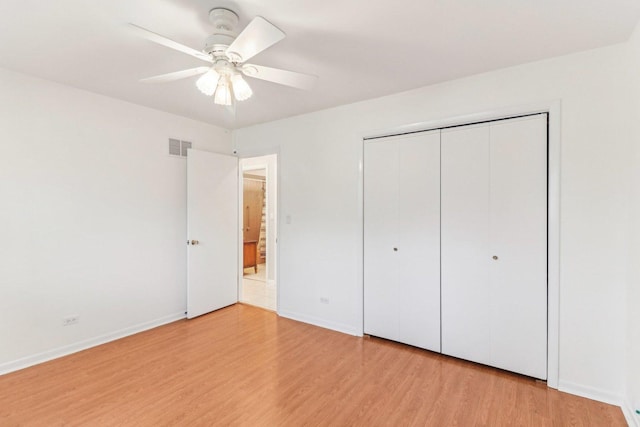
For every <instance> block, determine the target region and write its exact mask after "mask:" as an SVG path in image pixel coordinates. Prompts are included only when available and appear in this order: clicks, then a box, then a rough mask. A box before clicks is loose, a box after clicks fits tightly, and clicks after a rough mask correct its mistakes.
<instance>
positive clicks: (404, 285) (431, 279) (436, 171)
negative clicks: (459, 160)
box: [397, 131, 440, 351]
mask: <svg viewBox="0 0 640 427" xmlns="http://www.w3.org/2000/svg"><path fill="white" fill-rule="evenodd" d="M399 148H400V156H399V160H400V170H399V184H400V185H399V210H398V216H399V221H398V228H399V233H398V246H397V247H398V253H397V255H398V256H399V262H400V265H399V280H400V287H399V292H398V298H399V307H400V311H399V312H398V318H399V338H398V341H400V342H404V343H407V344H411V345H414V346H416V347H421V348H426V349H429V350H433V351H440V132H439V131H435V132H423V133H419V134H414V135H411V136H406V137H404V138H402V139H401V140H400V145H399Z"/></svg>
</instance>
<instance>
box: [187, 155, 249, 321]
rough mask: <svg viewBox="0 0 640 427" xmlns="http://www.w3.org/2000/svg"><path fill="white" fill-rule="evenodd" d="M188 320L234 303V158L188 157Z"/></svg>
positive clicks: (235, 262)
mask: <svg viewBox="0 0 640 427" xmlns="http://www.w3.org/2000/svg"><path fill="white" fill-rule="evenodd" d="M187 238H188V241H187V244H188V246H187V247H188V250H187V318H189V319H191V318H194V317H196V316H200V315H202V314H205V313H209V312H211V311H213V310H217V309H219V308H222V307H226V306H228V305H231V304H234V303H236V302H238V270H237V265H238V159H237V158H236V157H232V156H226V155H222V154H216V153H209V152H206V151H197V150H189V155H188V156H187Z"/></svg>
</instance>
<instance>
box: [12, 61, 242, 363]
mask: <svg viewBox="0 0 640 427" xmlns="http://www.w3.org/2000/svg"><path fill="white" fill-rule="evenodd" d="M0 94H1V96H0V130H1V132H2V133H1V135H2V142H1V143H0V147H1V150H0V201H1V202H0V203H1V208H0V242H1V243H0V372H2V371H8V370H11V369H15V368H18V367H21V366H25V365H28V364H31V363H34V362H38V361H41V360H43V359H46V358H49V357H53V356H56V355H60V354H63V353H65V352H67V351H72V350H75V349H77V348H80V347H83V346H86V345H90V344H95V343H97V342H100V341H104V340H108V339H110V338H113V337H116V336H119V335H123V334H126V333H130V332H133V331H136V330H139V329H144V328H146V327H150V326H153V325H155V324H158V323H163V322H167V321H170V320H173V319H176V318H180V317H182V316H184V311H185V307H186V297H185V293H186V247H185V244H184V243H185V240H186V161H185V160H184V159H180V158H174V157H170V156H168V153H167V151H168V147H167V145H168V141H167V139H168V138H169V137H173V138H180V139H185V140H189V141H192V142H193V144H194V148H199V149H205V150H210V151H219V152H230V148H231V138H230V134H229V132H228V131H225V130H223V129H220V128H217V127H214V126H210V125H206V124H203V123H198V122H195V121H192V120H189V119H186V118H183V117H178V116H175V115H171V114H167V113H162V112H158V111H154V110H151V109H148V108H143V107H139V106H135V105H132V104H129V103H125V102H122V101H117V100H114V99H111V98H107V97H104V96H99V95H95V94H91V93H88V92H83V91H80V90H76V89H73V88H70V87H66V86H62V85H58V84H54V83H50V82H46V81H43V80H38V79H34V78H31V77H27V76H25V75H21V74H16V73H13V72H10V71H6V70H1V69H0ZM68 315H79V316H80V322H79V323H78V324H77V325H73V326H67V327H63V326H61V325H62V318H63V317H65V316H68Z"/></svg>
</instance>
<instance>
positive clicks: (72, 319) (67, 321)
mask: <svg viewBox="0 0 640 427" xmlns="http://www.w3.org/2000/svg"><path fill="white" fill-rule="evenodd" d="M79 321H80V316H78V315H77V314H76V315H74V316H67V317H63V318H62V326H69V325H75V324H76V323H78V322H79Z"/></svg>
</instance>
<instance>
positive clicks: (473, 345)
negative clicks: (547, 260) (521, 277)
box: [441, 125, 491, 364]
mask: <svg viewBox="0 0 640 427" xmlns="http://www.w3.org/2000/svg"><path fill="white" fill-rule="evenodd" d="M441 150H442V160H441V167H442V170H441V173H442V176H441V180H442V183H441V191H442V194H441V203H442V211H441V218H442V225H441V227H442V229H441V233H442V234H441V239H442V252H441V256H442V279H441V280H442V352H443V353H445V354H448V355H451V356H455V357H460V358H463V359H467V360H472V361H475V362H479V363H484V364H490V362H491V348H490V342H491V340H490V336H491V324H490V322H491V318H490V315H489V314H490V313H489V312H488V309H487V307H488V306H489V304H490V302H491V295H490V293H489V289H490V285H489V267H490V264H489V263H490V261H491V259H490V257H491V255H490V253H489V234H488V233H489V227H488V224H489V126H488V125H475V126H465V127H461V128H454V129H448V130H443V131H442V144H441Z"/></svg>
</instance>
